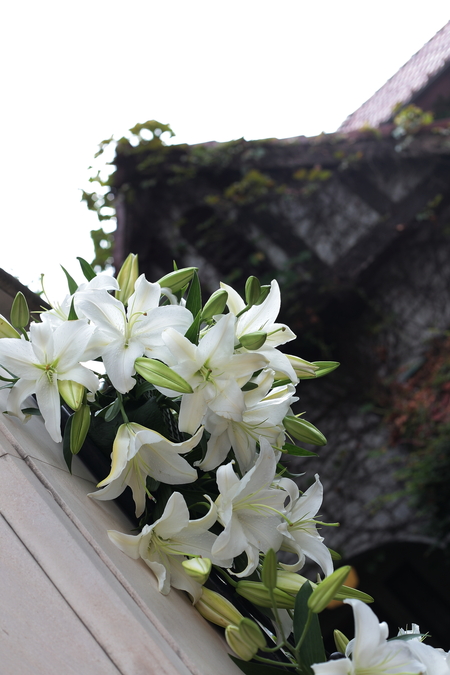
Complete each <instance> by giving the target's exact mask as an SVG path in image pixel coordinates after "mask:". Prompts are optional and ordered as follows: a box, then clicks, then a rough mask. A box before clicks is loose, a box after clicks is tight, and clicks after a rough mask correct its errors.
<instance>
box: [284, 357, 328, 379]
mask: <svg viewBox="0 0 450 675" xmlns="http://www.w3.org/2000/svg"><path fill="white" fill-rule="evenodd" d="M286 356H287V357H288V359H289V363H290V364H291V366H292V367H293V369H294V371H295V374H296V375H297V377H298V379H299V380H307V379H310V378H313V377H316V373H317V371H318V370H319V366H317V365H316V364H315V363H311V362H310V361H306V360H305V359H301V358H300V357H299V356H293V355H292V354H286ZM277 379H278V378H277Z"/></svg>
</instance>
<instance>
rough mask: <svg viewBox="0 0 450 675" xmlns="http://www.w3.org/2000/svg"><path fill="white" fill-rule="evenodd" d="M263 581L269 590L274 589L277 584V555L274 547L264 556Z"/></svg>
mask: <svg viewBox="0 0 450 675" xmlns="http://www.w3.org/2000/svg"><path fill="white" fill-rule="evenodd" d="M261 581H262V582H263V584H264V586H265V587H266V588H268V589H269V590H270V589H272V590H273V589H274V588H275V587H276V585H277V556H276V553H275V551H274V550H273V548H271V549H269V550H268V551H267V553H266V555H265V556H264V563H263V566H262V573H261Z"/></svg>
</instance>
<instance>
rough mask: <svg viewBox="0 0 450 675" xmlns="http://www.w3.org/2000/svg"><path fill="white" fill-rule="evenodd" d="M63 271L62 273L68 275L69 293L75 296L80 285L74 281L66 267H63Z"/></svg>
mask: <svg viewBox="0 0 450 675" xmlns="http://www.w3.org/2000/svg"><path fill="white" fill-rule="evenodd" d="M61 269H62V271H63V272H64V274H65V275H66V279H67V285H68V287H69V293H70V295H73V294H74V293H75V291H76V290H77V288H78V284H77V282H76V281H75V279H74V278H73V277H71V276H70V274H69V272H68V271H67V270H66V268H65V267H63V266H62V265H61Z"/></svg>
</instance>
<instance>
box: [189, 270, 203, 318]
mask: <svg viewBox="0 0 450 675" xmlns="http://www.w3.org/2000/svg"><path fill="white" fill-rule="evenodd" d="M186 309H188V310H189V311H190V312H191V313H192V316H194V317H196V316H197V314H198V313H199V312H200V313H201V311H202V292H201V289H200V281H199V279H198V274H197V272H195V273H194V275H193V277H192V281H191V286H190V288H189V293H188V296H187V298H186Z"/></svg>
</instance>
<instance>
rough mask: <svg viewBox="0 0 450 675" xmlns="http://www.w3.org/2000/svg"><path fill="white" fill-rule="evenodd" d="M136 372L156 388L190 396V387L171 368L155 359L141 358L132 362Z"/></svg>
mask: <svg viewBox="0 0 450 675" xmlns="http://www.w3.org/2000/svg"><path fill="white" fill-rule="evenodd" d="M134 367H135V369H136V372H137V373H138V374H139V375H140V376H141V377H143V378H144V380H147V382H150V383H151V384H154V385H155V386H156V387H164V388H165V389H172V390H173V391H178V392H180V394H192V387H191V385H190V384H189V383H188V382H186V380H185V379H184V378H182V377H181V375H178V373H176V372H175V371H174V370H172V368H169V366H166V364H165V363H161V361H156V359H147V358H146V357H145V356H141V357H139V358H138V359H136V361H135V362H134Z"/></svg>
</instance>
